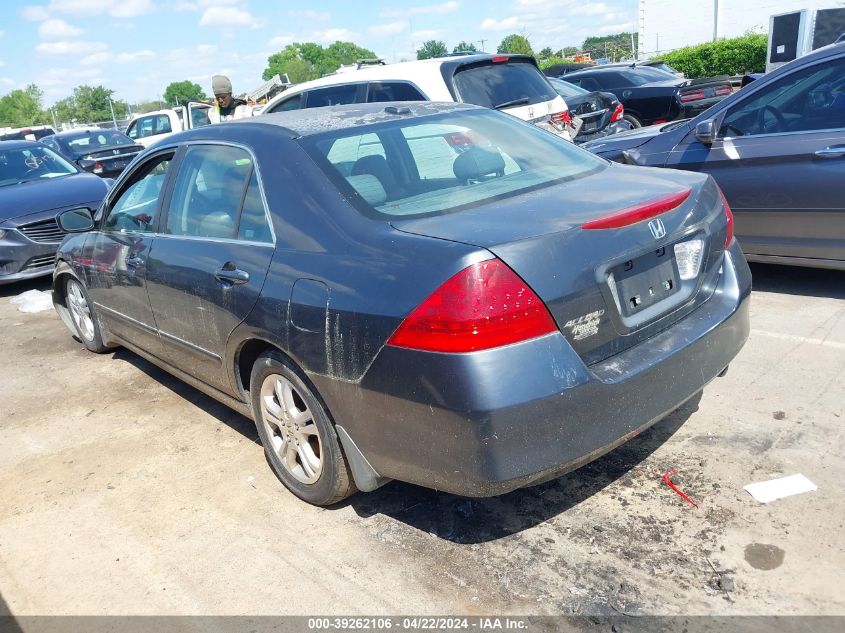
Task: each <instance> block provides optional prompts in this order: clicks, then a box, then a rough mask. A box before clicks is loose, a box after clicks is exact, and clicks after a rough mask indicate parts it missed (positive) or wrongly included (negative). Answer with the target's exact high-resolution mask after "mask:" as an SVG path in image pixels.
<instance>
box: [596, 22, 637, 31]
mask: <svg viewBox="0 0 845 633" xmlns="http://www.w3.org/2000/svg"><path fill="white" fill-rule="evenodd" d="M632 28H633V26H632V25H631V23H630V22H620V23H618V24H605V25H604V26H603V27H601V28H600V29H599V30H598V32H599V33H624V32H626V31H630V30H631V29H632Z"/></svg>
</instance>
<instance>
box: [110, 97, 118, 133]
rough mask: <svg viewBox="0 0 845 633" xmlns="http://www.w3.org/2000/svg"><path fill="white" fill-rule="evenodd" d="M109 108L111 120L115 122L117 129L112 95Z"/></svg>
mask: <svg viewBox="0 0 845 633" xmlns="http://www.w3.org/2000/svg"><path fill="white" fill-rule="evenodd" d="M109 109H110V110H111V122H112V123H114V129H115V130H116V129H117V118H115V116H114V104H113V103H112V101H111V97H109Z"/></svg>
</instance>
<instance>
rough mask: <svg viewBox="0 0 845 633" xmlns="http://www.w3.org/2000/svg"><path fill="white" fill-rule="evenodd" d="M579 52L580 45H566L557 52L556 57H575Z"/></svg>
mask: <svg viewBox="0 0 845 633" xmlns="http://www.w3.org/2000/svg"><path fill="white" fill-rule="evenodd" d="M577 54H578V47H577V46H564V47H563V48H562V49H560V50H559V51H558V52H557V53H555V57H574V56H575V55H577Z"/></svg>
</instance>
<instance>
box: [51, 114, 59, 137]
mask: <svg viewBox="0 0 845 633" xmlns="http://www.w3.org/2000/svg"><path fill="white" fill-rule="evenodd" d="M50 114H51V115H53V129H54V130H56V132H58V131H59V124H58V123H56V113H55V112H53V108H50Z"/></svg>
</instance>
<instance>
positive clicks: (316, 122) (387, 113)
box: [197, 101, 489, 138]
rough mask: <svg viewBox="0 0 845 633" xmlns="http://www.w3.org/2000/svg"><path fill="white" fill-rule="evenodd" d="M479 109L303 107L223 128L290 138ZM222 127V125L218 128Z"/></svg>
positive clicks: (417, 104) (405, 104) (424, 104)
mask: <svg viewBox="0 0 845 633" xmlns="http://www.w3.org/2000/svg"><path fill="white" fill-rule="evenodd" d="M472 110H482V111H489V110H488V109H487V108H483V107H481V106H476V105H472V104H468V103H455V102H447V103H438V102H434V101H396V102H393V103H389V102H388V103H385V102H381V103H354V104H349V105H338V106H329V107H325V108H305V109H303V110H290V111H287V112H273V113H272V114H262V115H261V116H260V117H254V118H244V119H237V120H235V121H231V122H227V123H224V124H223V125H233V126H235V125H255V124H264V125H277V126H279V127H280V128H282V129H284V130H286V131H288V132H289V133H290V135H291V137H292V138H298V137H302V136H311V135H312V134H320V133H321V132H331V131H334V130H343V129H347V128H353V127H360V126H362V125H371V124H374V123H380V122H383V121H400V120H402V119H415V118H420V117H425V116H433V115H438V114H445V113H448V112H456V111H472ZM215 127H218V126H203V127H201V128H197V131H198V132H202V131H204V130H205V131H209V128H215ZM219 127H222V126H219Z"/></svg>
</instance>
